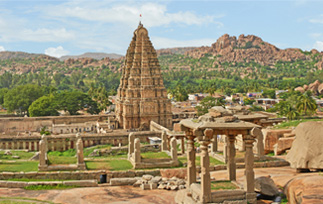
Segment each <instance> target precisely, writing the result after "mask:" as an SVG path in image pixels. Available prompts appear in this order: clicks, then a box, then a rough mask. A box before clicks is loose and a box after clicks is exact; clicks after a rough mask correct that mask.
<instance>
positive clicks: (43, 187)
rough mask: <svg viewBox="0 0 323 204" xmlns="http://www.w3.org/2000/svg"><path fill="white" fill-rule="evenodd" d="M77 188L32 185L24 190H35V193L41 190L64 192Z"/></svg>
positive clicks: (59, 185)
mask: <svg viewBox="0 0 323 204" xmlns="http://www.w3.org/2000/svg"><path fill="white" fill-rule="evenodd" d="M76 187H77V186H67V185H63V184H58V185H56V186H51V185H31V186H26V187H24V189H26V190H33V191H39V190H64V189H70V188H76Z"/></svg>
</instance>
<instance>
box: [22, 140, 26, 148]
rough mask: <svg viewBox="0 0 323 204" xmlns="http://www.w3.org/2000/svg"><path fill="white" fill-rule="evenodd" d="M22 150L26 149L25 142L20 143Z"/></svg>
mask: <svg viewBox="0 0 323 204" xmlns="http://www.w3.org/2000/svg"><path fill="white" fill-rule="evenodd" d="M22 148H23V149H26V141H23V143H22Z"/></svg>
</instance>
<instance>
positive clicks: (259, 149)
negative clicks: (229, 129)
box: [251, 128, 265, 157]
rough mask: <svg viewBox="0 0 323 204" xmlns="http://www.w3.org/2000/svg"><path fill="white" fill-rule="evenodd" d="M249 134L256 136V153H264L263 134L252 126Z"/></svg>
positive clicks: (260, 155)
mask: <svg viewBox="0 0 323 204" xmlns="http://www.w3.org/2000/svg"><path fill="white" fill-rule="evenodd" d="M251 135H253V136H254V137H256V138H257V155H258V156H259V157H262V156H264V155H265V150H264V135H263V134H262V131H261V129H260V128H253V129H252V130H251Z"/></svg>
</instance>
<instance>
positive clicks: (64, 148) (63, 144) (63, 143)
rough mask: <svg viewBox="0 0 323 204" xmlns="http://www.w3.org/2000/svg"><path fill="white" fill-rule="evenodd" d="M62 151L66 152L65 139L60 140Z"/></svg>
mask: <svg viewBox="0 0 323 204" xmlns="http://www.w3.org/2000/svg"><path fill="white" fill-rule="evenodd" d="M62 146H63V151H66V138H63V140H62Z"/></svg>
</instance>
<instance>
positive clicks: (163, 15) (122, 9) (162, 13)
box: [45, 2, 223, 27]
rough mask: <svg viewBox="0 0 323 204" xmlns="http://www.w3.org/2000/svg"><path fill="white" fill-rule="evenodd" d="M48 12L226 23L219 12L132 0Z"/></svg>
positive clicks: (112, 19) (157, 22) (149, 22)
mask: <svg viewBox="0 0 323 204" xmlns="http://www.w3.org/2000/svg"><path fill="white" fill-rule="evenodd" d="M45 12H46V14H47V15H50V16H53V17H57V18H61V17H74V18H79V19H83V20H88V21H100V22H108V23H125V24H134V23H137V22H138V21H139V20H140V18H139V15H140V14H142V19H141V20H142V22H143V24H144V25H145V26H147V27H153V26H161V25H168V24H170V23H179V24H186V25H201V24H208V23H215V24H217V25H218V26H222V23H220V22H216V21H214V19H215V18H221V17H223V15H218V16H210V15H204V16H198V15H196V14H195V13H193V12H190V11H185V12H183V11H179V12H177V13H170V12H168V11H167V7H166V6H165V5H162V4H158V3H150V2H144V3H143V4H141V5H138V4H132V3H131V2H123V4H120V3H119V4H118V5H113V6H111V3H110V4H109V5H106V6H102V5H100V6H99V7H95V6H92V7H91V6H89V5H81V2H77V4H75V3H73V4H70V3H69V4H60V5H58V6H56V7H50V8H48V9H45Z"/></svg>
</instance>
